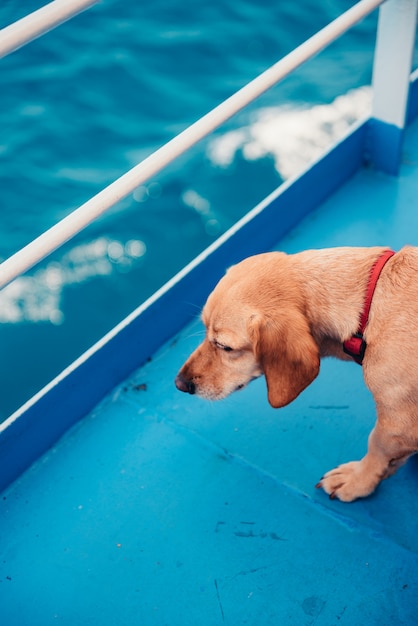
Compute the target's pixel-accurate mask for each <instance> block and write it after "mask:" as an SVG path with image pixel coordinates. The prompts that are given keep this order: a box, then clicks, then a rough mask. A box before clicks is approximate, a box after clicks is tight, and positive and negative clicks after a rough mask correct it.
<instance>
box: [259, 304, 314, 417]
mask: <svg viewBox="0 0 418 626" xmlns="http://www.w3.org/2000/svg"><path fill="white" fill-rule="evenodd" d="M249 330H250V336H251V338H252V341H253V350H254V354H255V356H256V359H257V361H258V363H259V365H260V367H261V368H262V370H263V372H264V375H265V377H266V382H267V391H268V400H269V403H270V404H271V406H273V407H274V408H279V407H282V406H285V405H286V404H289V403H290V402H292V400H294V399H295V398H296V397H297V396H298V395H299V394H300V393H301V391H303V390H304V389H305V387H307V386H308V385H309V384H310V383H311V382H312V381H313V380H314V379H315V378H316V376H317V375H318V373H319V350H318V346H317V344H316V343H315V340H314V338H313V337H312V335H311V333H310V330H309V326H308V323H307V321H306V319H305V317H304V316H303V315H302V313H300V312H299V311H297V310H295V311H292V312H288V313H286V314H284V315H282V316H281V317H280V318H273V317H270V318H266V317H264V316H262V315H255V316H253V317H252V318H251V320H250V329H249Z"/></svg>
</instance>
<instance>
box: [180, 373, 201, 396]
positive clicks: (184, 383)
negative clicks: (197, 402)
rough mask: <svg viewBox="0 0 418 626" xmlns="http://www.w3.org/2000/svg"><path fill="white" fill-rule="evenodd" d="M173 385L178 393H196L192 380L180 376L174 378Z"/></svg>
mask: <svg viewBox="0 0 418 626" xmlns="http://www.w3.org/2000/svg"><path fill="white" fill-rule="evenodd" d="M175 383H176V387H177V389H179V391H184V392H185V393H190V394H191V395H193V394H194V393H196V385H195V384H194V382H193V381H192V380H186V379H185V378H184V376H182V375H181V374H178V375H177V376H176V380H175Z"/></svg>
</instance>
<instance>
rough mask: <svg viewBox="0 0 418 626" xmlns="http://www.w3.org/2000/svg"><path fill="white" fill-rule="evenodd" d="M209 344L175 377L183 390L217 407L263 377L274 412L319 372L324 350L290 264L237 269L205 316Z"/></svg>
mask: <svg viewBox="0 0 418 626" xmlns="http://www.w3.org/2000/svg"><path fill="white" fill-rule="evenodd" d="M202 320H203V323H204V324H205V327H206V337H205V339H204V341H203V342H202V343H201V344H200V346H198V348H197V349H196V350H195V351H194V352H193V354H192V355H191V356H190V357H189V358H188V359H187V361H186V363H185V364H184V365H183V367H182V368H181V370H180V372H179V373H178V375H177V377H176V386H177V388H178V389H180V391H185V392H188V393H191V394H194V393H196V394H197V395H199V396H201V397H203V398H207V399H210V400H218V399H221V398H224V397H226V396H228V395H229V394H230V393H232V392H233V391H236V390H237V389H242V388H243V387H245V386H246V385H247V384H248V383H249V382H250V381H251V380H253V379H254V378H257V377H259V376H261V375H262V374H264V375H265V377H266V381H267V389H268V399H269V402H270V404H271V405H272V406H273V407H276V408H278V407H282V406H285V405H286V404H289V402H291V401H292V400H294V399H295V398H296V397H297V396H298V395H299V394H300V392H301V391H303V389H305V387H307V386H308V385H309V384H310V383H311V382H312V381H313V380H314V378H315V377H316V376H317V374H318V372H319V350H318V346H317V344H316V342H315V340H314V338H313V337H312V334H311V332H310V328H309V323H308V320H307V319H306V317H305V315H304V312H303V302H302V297H301V293H300V288H299V285H298V283H297V281H295V280H294V279H293V278H292V275H291V271H290V267H289V264H288V257H287V256H286V255H285V254H283V253H277V252H276V253H267V254H262V255H257V256H254V257H249V258H248V259H246V260H245V261H242V262H241V263H239V264H238V265H235V266H233V267H232V268H231V269H230V270H228V272H227V273H226V275H225V276H224V277H223V278H222V280H221V281H220V282H219V283H218V285H217V286H216V287H215V289H214V290H213V292H212V293H211V294H210V296H209V298H208V300H207V302H206V305H205V307H204V309H203V312H202Z"/></svg>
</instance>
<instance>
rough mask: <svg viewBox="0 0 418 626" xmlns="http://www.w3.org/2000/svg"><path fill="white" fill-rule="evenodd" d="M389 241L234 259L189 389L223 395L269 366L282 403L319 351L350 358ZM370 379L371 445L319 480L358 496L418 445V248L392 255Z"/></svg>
mask: <svg viewBox="0 0 418 626" xmlns="http://www.w3.org/2000/svg"><path fill="white" fill-rule="evenodd" d="M384 250H385V248H377V247H375V248H334V249H332V248H331V249H325V250H311V251H306V252H301V253H299V254H294V255H286V254H284V253H281V252H271V253H266V254H261V255H257V256H254V257H250V258H248V259H246V260H244V261H242V262H241V263H239V264H238V265H235V266H233V267H232V268H231V269H230V270H228V272H227V273H226V275H225V276H224V277H223V278H222V280H221V281H220V282H219V283H218V285H217V286H216V287H215V289H214V291H213V292H212V293H211V294H210V296H209V298H208V300H207V302H206V305H205V307H204V309H203V313H202V319H203V322H204V324H205V326H206V331H207V332H206V338H205V340H204V341H203V343H202V344H201V345H200V346H199V347H198V348H197V349H196V350H195V351H194V352H193V354H192V355H191V356H190V357H189V359H188V360H187V361H186V363H185V364H184V365H183V367H182V368H181V370H180V372H179V374H178V376H177V378H176V386H177V387H178V389H180V390H181V391H185V392H188V393H191V394H194V393H196V394H197V395H199V396H201V397H203V398H208V399H211V400H217V399H221V398H224V397H225V396H227V395H229V394H230V393H231V392H233V391H235V390H237V389H241V388H243V387H244V386H245V385H247V384H248V383H249V382H250V381H251V380H253V379H254V378H256V377H258V376H261V375H262V374H264V376H265V377H266V382H267V389H268V399H269V402H270V404H271V405H272V406H273V407H277V408H278V407H283V406H285V405H286V404H288V403H289V402H291V401H292V400H294V399H295V398H296V397H297V396H298V395H299V394H300V393H301V391H303V389H305V387H307V386H308V385H309V384H310V383H311V382H312V381H313V380H314V378H315V377H316V376H317V375H318V372H319V365H320V358H321V357H324V356H334V357H338V358H341V359H345V360H350V359H351V357H349V356H347V355H346V354H345V353H344V351H343V349H342V343H343V342H344V341H345V340H347V339H348V338H349V337H351V336H352V335H353V334H354V333H355V332H356V331H357V329H358V326H359V319H360V316H361V313H362V309H363V305H364V300H365V294H366V290H367V285H368V281H369V276H370V271H371V268H372V267H373V265H374V263H375V262H376V260H377V259H378V257H379V256H380V255H381V254H382V252H383V251H384ZM364 338H365V340H366V342H367V349H366V352H365V357H364V361H363V371H364V378H365V381H366V384H367V386H368V387H369V389H370V390H371V392H372V394H373V396H374V399H375V402H376V409H377V422H376V426H375V428H374V429H373V431H372V432H371V434H370V437H369V443H368V452H367V454H366V455H365V457H364V458H363V459H361V460H360V461H353V462H351V463H346V464H345V465H341V466H339V467H337V468H336V469H334V470H332V471H330V472H328V473H327V474H325V476H324V477H323V478H322V479H321V481H320V483H318V485H317V486H319V487H322V488H323V489H324V490H325V491H326V492H327V493H328V494H330V496H331V497H332V498H334V497H337V498H339V499H340V500H344V501H347V502H349V501H351V500H354V499H356V498H360V497H364V496H367V495H369V494H370V493H372V491H373V490H374V489H375V488H376V486H377V485H378V483H379V482H380V481H381V480H382V479H383V478H387V477H388V476H390V475H391V474H393V473H394V472H395V471H396V470H397V468H398V467H399V466H400V465H402V464H403V463H405V461H406V460H407V459H408V457H409V456H410V455H411V454H413V453H414V452H416V451H418V249H417V248H412V247H406V248H403V249H402V250H401V251H400V252H398V253H397V254H396V255H395V256H393V257H392V258H390V259H389V261H388V262H387V263H386V265H385V267H384V268H383V270H382V273H381V275H380V278H379V280H378V282H377V285H376V289H375V292H374V296H373V300H372V305H371V310H370V315H369V320H368V324H367V327H366V330H365V333H364Z"/></svg>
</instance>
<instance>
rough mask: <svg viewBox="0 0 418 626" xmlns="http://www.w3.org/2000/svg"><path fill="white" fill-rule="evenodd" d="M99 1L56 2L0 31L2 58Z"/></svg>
mask: <svg viewBox="0 0 418 626" xmlns="http://www.w3.org/2000/svg"><path fill="white" fill-rule="evenodd" d="M97 2H99V0H54V2H50V3H49V4H46V5H45V6H44V7H42V8H40V9H38V10H37V11H34V12H33V13H30V15H27V16H26V17H23V18H22V19H21V20H18V21H17V22H15V23H14V24H10V26H6V27H5V28H3V29H2V30H0V58H2V57H4V56H6V55H7V54H10V53H11V52H14V51H15V50H17V49H18V48H21V47H22V46H24V45H26V44H27V43H29V42H30V41H33V40H34V39H36V38H37V37H40V36H41V35H44V34H45V33H47V32H48V31H49V30H52V29H53V28H56V27H57V26H59V25H60V24H63V23H64V22H66V21H67V20H69V19H70V18H72V17H74V16H75V15H77V14H78V13H81V11H84V10H85V9H88V8H89V7H91V6H92V5H93V4H97Z"/></svg>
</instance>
